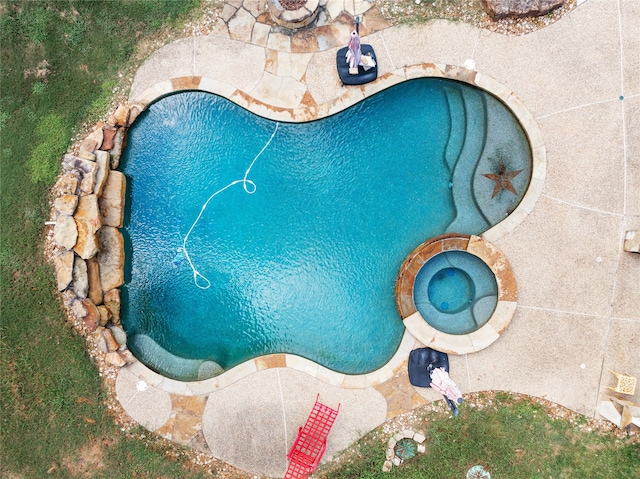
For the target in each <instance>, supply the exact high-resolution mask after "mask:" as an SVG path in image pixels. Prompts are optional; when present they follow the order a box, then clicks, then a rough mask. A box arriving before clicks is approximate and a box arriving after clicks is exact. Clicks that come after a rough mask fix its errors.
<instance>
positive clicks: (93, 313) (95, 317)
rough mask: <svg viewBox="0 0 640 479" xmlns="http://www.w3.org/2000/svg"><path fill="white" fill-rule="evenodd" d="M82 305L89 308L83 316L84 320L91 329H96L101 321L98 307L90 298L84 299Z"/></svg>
mask: <svg viewBox="0 0 640 479" xmlns="http://www.w3.org/2000/svg"><path fill="white" fill-rule="evenodd" d="M82 305H83V306H84V307H85V309H86V310H87V314H86V315H85V316H84V318H82V322H83V323H84V325H85V326H86V327H87V329H88V330H89V331H95V330H96V328H97V327H98V324H99V321H100V313H99V312H98V308H96V305H95V304H93V301H91V300H90V299H83V300H82Z"/></svg>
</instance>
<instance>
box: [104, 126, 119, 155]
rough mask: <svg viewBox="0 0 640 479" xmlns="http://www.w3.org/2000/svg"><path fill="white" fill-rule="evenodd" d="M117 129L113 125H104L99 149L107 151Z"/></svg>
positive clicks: (111, 146) (111, 145) (111, 144)
mask: <svg viewBox="0 0 640 479" xmlns="http://www.w3.org/2000/svg"><path fill="white" fill-rule="evenodd" d="M117 132H118V129H117V128H116V127H115V126H113V125H106V126H105V127H104V131H103V134H104V139H103V141H102V145H100V149H101V150H104V151H109V150H110V149H111V148H113V138H114V137H115V136H116V133H117Z"/></svg>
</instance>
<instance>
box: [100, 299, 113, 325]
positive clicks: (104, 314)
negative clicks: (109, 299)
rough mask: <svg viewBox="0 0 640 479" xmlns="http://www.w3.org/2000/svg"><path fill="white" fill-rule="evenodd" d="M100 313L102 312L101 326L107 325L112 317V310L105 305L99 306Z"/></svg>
mask: <svg viewBox="0 0 640 479" xmlns="http://www.w3.org/2000/svg"><path fill="white" fill-rule="evenodd" d="M98 313H100V326H106V325H107V323H108V322H109V320H110V319H111V311H109V309H108V308H107V307H106V306H105V305H104V304H101V305H100V306H98Z"/></svg>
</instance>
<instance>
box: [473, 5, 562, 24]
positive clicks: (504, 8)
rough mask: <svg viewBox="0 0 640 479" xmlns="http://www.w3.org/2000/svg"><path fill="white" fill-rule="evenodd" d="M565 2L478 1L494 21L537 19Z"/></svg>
mask: <svg viewBox="0 0 640 479" xmlns="http://www.w3.org/2000/svg"><path fill="white" fill-rule="evenodd" d="M564 2H565V0H480V3H481V4H482V7H483V8H484V9H485V11H486V12H487V14H488V15H489V16H490V17H491V18H493V19H494V20H500V19H502V18H507V17H513V18H523V17H539V16H541V15H546V14H547V13H549V12H550V11H551V10H555V9H556V8H559V7H561V6H562V5H564Z"/></svg>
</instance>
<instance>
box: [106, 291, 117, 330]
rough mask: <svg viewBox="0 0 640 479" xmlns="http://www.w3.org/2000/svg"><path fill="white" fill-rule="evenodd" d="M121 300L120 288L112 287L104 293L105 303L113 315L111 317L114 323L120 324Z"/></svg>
mask: <svg viewBox="0 0 640 479" xmlns="http://www.w3.org/2000/svg"><path fill="white" fill-rule="evenodd" d="M120 302H121V294H120V290H119V289H112V290H110V291H107V292H106V293H104V305H105V307H106V308H107V310H108V311H109V313H110V315H111V316H110V319H111V322H112V323H113V324H120ZM105 324H106V323H105Z"/></svg>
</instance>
